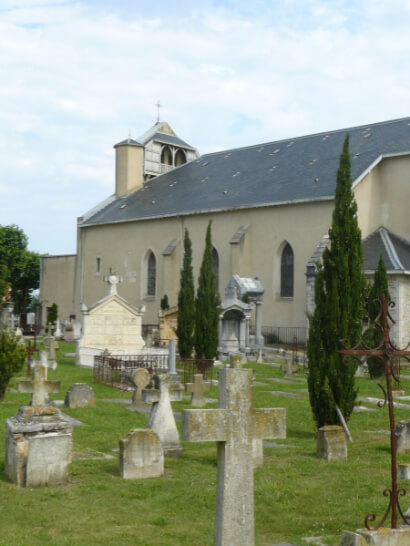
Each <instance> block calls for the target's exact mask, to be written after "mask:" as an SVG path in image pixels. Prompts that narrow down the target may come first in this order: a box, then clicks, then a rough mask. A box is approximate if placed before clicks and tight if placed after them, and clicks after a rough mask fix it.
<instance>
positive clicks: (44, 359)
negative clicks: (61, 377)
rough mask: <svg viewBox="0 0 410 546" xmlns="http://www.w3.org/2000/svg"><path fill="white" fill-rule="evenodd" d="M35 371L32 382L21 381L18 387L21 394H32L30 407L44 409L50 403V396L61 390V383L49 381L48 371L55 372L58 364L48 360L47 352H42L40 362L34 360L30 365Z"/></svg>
mask: <svg viewBox="0 0 410 546" xmlns="http://www.w3.org/2000/svg"><path fill="white" fill-rule="evenodd" d="M30 366H31V368H32V369H33V379H32V380H31V381H20V383H18V385H17V389H18V391H19V392H27V393H32V394H33V396H32V398H31V403H30V405H31V406H33V407H38V408H41V407H44V406H46V405H47V403H48V394H49V393H57V392H59V390H60V381H47V379H46V374H47V369H48V368H51V369H52V370H55V369H56V368H57V363H56V362H55V361H49V360H48V354H47V351H40V360H33V361H32V362H31V364H30Z"/></svg>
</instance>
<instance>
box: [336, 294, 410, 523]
mask: <svg viewBox="0 0 410 546" xmlns="http://www.w3.org/2000/svg"><path fill="white" fill-rule="evenodd" d="M389 307H394V302H392V301H390V302H386V298H385V297H384V295H383V296H382V298H381V301H380V312H379V314H378V315H377V317H376V319H375V320H374V325H375V326H376V327H378V328H379V329H380V330H381V332H382V341H381V343H380V344H379V345H378V346H377V347H375V348H373V349H372V348H370V347H367V346H366V344H365V343H364V341H363V340H360V341H359V343H357V345H355V346H354V347H353V348H351V349H343V350H341V351H339V352H340V353H341V354H343V355H345V357H347V356H352V357H354V358H356V359H360V356H362V355H366V356H368V357H369V356H376V357H378V358H380V359H381V360H382V361H383V363H384V369H385V374H386V375H385V379H386V385H387V391H386V389H385V388H384V386H383V384H382V381H383V380H384V378H382V379H381V381H380V382H379V383H378V385H379V387H380V388H381V390H382V391H383V394H384V400H383V401H379V403H378V405H379V407H383V406H385V405H386V404H388V405H389V419H390V450H391V477H392V485H391V489H385V490H384V491H383V495H384V496H385V497H387V496H388V497H390V501H389V506H388V507H387V510H386V512H385V514H384V516H383V518H382V519H381V521H380V523H379V524H378V525H376V527H373V528H371V527H370V522H373V521H375V519H376V515H375V514H368V515H367V516H366V517H365V520H364V524H365V526H366V528H367V529H369V530H375V529H378V528H379V527H381V526H382V525H383V523H384V522H385V521H386V519H387V516H388V515H389V513H390V511H391V527H392V529H397V510H398V511H399V513H400V515H401V517H402V518H403V522H404V523H406V524H407V525H410V520H408V519H406V518H405V516H404V515H403V512H402V509H401V507H400V503H399V496H404V495H405V494H406V491H405V490H404V489H398V488H397V460H396V459H397V453H396V451H397V445H396V425H395V421H394V405H393V393H392V378H393V379H394V380H395V381H396V382H399V377H398V373H397V372H398V371H399V370H400V367H399V366H398V367H396V366H394V365H393V361H394V360H396V359H400V358H402V357H404V358H406V359H407V360H410V350H409V348H410V343H409V344H408V345H407V347H406V348H405V349H403V350H400V349H397V347H395V346H394V345H393V343H392V341H391V340H390V328H389V322H388V320H389V319H390V321H391V322H392V323H393V324H394V322H395V321H394V320H393V319H392V317H391V315H390V313H389V311H388V308H389Z"/></svg>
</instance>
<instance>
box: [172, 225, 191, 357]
mask: <svg viewBox="0 0 410 546" xmlns="http://www.w3.org/2000/svg"><path fill="white" fill-rule="evenodd" d="M194 324H195V289H194V274H193V271H192V243H191V239H190V238H189V233H188V230H187V228H185V236H184V260H183V263H182V269H181V278H180V289H179V293H178V325H177V330H176V334H177V336H178V351H179V354H180V356H181V358H190V356H191V355H192V348H193V346H194V337H193V336H194Z"/></svg>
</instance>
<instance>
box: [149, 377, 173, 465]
mask: <svg viewBox="0 0 410 546" xmlns="http://www.w3.org/2000/svg"><path fill="white" fill-rule="evenodd" d="M156 383H157V385H156V387H157V388H155V389H145V390H144V391H143V392H142V400H143V401H144V402H153V404H152V408H151V413H150V416H149V420H148V425H147V428H149V429H151V430H153V431H154V432H155V433H156V434H158V436H159V439H160V440H161V444H162V447H163V449H164V454H165V455H167V456H169V457H181V456H182V447H181V444H180V441H179V434H178V429H177V425H176V423H175V417H174V414H173V412H172V406H171V401H181V400H182V394H183V389H182V387H181V385H180V383H177V382H176V381H172V380H171V378H170V376H169V375H168V374H161V375H159V376H156Z"/></svg>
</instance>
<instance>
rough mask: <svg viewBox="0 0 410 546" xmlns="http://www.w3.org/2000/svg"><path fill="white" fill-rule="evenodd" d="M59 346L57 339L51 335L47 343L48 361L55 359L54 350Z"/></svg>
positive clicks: (54, 360)
mask: <svg viewBox="0 0 410 546" xmlns="http://www.w3.org/2000/svg"><path fill="white" fill-rule="evenodd" d="M59 348H60V346H59V344H58V341H57V340H56V339H55V338H54V337H53V336H51V337H50V341H49V345H48V358H49V360H50V362H56V360H57V357H56V350H58V349H59ZM46 377H47V373H46Z"/></svg>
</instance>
